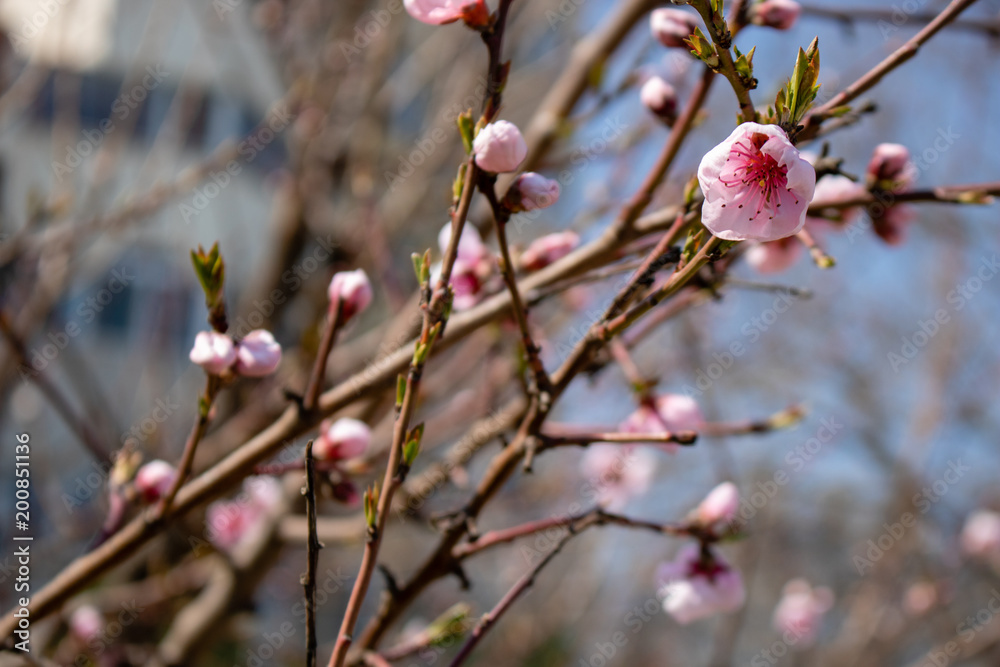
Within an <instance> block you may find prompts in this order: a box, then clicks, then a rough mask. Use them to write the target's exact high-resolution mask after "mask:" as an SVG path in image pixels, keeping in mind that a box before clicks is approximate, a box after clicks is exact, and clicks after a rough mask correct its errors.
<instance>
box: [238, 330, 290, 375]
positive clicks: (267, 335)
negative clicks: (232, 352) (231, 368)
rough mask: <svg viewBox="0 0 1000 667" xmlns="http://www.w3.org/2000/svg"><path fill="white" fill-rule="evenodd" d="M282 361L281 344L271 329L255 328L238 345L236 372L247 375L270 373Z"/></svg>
mask: <svg viewBox="0 0 1000 667" xmlns="http://www.w3.org/2000/svg"><path fill="white" fill-rule="evenodd" d="M280 363H281V346H280V345H278V343H277V342H276V341H275V340H274V336H272V335H271V332H270V331H265V330H264V329H255V330H253V331H251V332H250V333H248V334H247V335H246V336H245V337H244V338H243V340H241V341H240V343H239V345H237V347H236V372H237V373H239V374H240V375H243V376H246V377H263V376H265V375H270V374H271V373H273V372H274V371H275V370H276V369H277V368H278V364H280Z"/></svg>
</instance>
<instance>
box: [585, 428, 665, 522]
mask: <svg viewBox="0 0 1000 667" xmlns="http://www.w3.org/2000/svg"><path fill="white" fill-rule="evenodd" d="M580 468H581V471H582V472H583V475H584V477H586V479H587V481H588V482H589V483H590V485H591V487H593V489H594V491H595V492H596V494H597V502H598V503H599V504H600V505H601V506H602V507H604V508H606V509H608V510H611V511H618V510H621V509H623V508H624V507H625V505H627V504H628V502H629V501H630V500H631V499H632V498H635V497H637V496H640V495H642V494H643V493H645V492H646V490H647V489H649V484H650V482H651V481H652V479H653V473H654V472H656V459H655V458H654V457H653V455H652V452H650V451H649V450H648V449H642V448H639V447H630V446H622V445H617V444H616V445H611V444H606V445H601V444H594V445H591V446H590V447H588V448H587V453H586V454H584V455H583V458H582V459H581V460H580Z"/></svg>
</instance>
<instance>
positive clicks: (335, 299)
mask: <svg viewBox="0 0 1000 667" xmlns="http://www.w3.org/2000/svg"><path fill="white" fill-rule="evenodd" d="M327 293H328V294H329V297H330V308H331V309H332V308H334V307H337V308H339V310H340V320H341V321H340V324H341V325H343V324H346V323H347V322H348V320H350V319H351V318H352V317H354V316H355V315H357V314H358V313H361V312H363V311H364V310H365V309H366V308H368V306H369V305H371V302H372V295H373V294H372V284H371V281H370V280H368V274H367V273H365V272H364V269H355V270H354V271H340V272H338V273H335V274H333V279H332V280H331V281H330V287H329V289H328V290H327Z"/></svg>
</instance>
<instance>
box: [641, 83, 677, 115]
mask: <svg viewBox="0 0 1000 667" xmlns="http://www.w3.org/2000/svg"><path fill="white" fill-rule="evenodd" d="M639 99H640V100H642V103H643V105H644V106H645V107H646V108H647V109H649V110H650V111H652V112H653V113H654V114H656V115H657V116H659V117H660V118H662V119H663V120H665V121H666V122H667V123H668V124H673V121H674V119H675V118H676V117H677V91H675V90H674V87H673V86H671V85H670V84H669V83H667V82H666V81H664V80H663V79H661V78H660V77H658V76H651V77H649V79H648V80H647V81H646V83H644V84H642V88H641V89H640V90H639Z"/></svg>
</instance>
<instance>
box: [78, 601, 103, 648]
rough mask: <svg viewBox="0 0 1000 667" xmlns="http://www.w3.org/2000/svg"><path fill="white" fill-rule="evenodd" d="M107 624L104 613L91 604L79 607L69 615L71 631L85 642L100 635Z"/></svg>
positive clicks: (87, 642)
mask: <svg viewBox="0 0 1000 667" xmlns="http://www.w3.org/2000/svg"><path fill="white" fill-rule="evenodd" d="M106 626H107V623H105V621H104V614H102V613H101V612H100V611H98V610H97V607H95V606H93V605H89V604H85V605H83V606H82V607H77V608H76V609H75V610H74V611H73V613H72V614H70V617H69V631H70V632H71V633H72V634H73V636H74V637H76V638H77V640H79V641H80V642H81V643H84V644H89V643H90V641H91V640H93V639H94V638H96V637H98V636H99V635H100V634H101V633H102V632H104V628H105V627H106Z"/></svg>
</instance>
